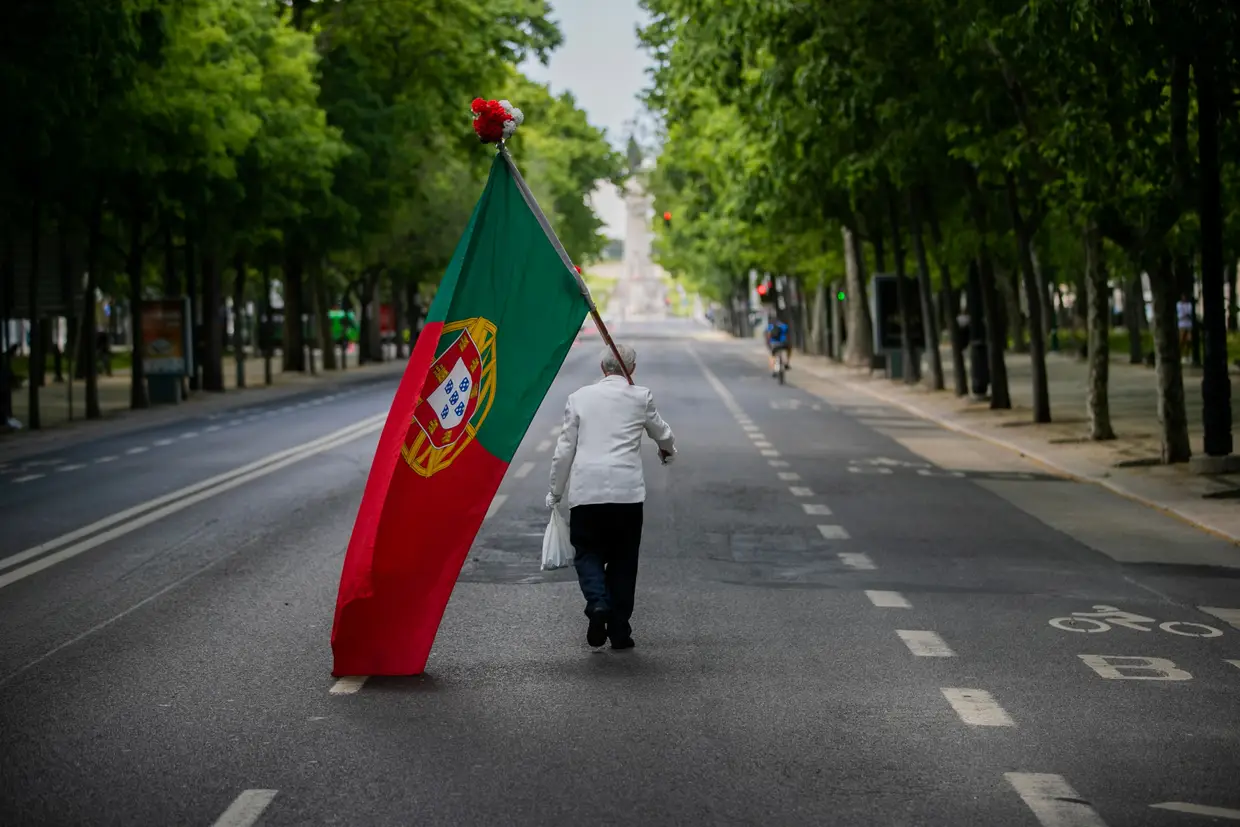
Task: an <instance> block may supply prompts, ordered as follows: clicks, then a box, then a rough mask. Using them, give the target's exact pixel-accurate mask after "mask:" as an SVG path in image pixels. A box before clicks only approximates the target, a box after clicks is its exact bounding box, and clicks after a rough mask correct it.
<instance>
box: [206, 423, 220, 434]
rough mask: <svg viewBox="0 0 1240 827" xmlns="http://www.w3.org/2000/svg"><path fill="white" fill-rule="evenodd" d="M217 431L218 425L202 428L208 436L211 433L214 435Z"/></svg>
mask: <svg viewBox="0 0 1240 827" xmlns="http://www.w3.org/2000/svg"><path fill="white" fill-rule="evenodd" d="M219 429H220V426H219V425H208V426H207V427H206V428H204V429H203V430H205V431H206V432H207V433H209V434H213V433H215V432H216V431H218V430H219Z"/></svg>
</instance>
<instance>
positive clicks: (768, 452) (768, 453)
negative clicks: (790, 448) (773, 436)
mask: <svg viewBox="0 0 1240 827" xmlns="http://www.w3.org/2000/svg"><path fill="white" fill-rule="evenodd" d="M762 456H764V457H777V456H779V451H776V450H775V449H774V448H763V449H762Z"/></svg>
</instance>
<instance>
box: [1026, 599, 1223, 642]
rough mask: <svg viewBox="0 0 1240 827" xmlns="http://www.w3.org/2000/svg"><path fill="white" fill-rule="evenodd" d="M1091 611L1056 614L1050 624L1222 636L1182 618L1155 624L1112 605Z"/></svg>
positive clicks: (1064, 627) (1091, 631) (1071, 628)
mask: <svg viewBox="0 0 1240 827" xmlns="http://www.w3.org/2000/svg"><path fill="white" fill-rule="evenodd" d="M1093 609H1094V610H1093V611H1092V612H1073V613H1072V614H1071V616H1069V617H1056V618H1052V619H1051V620H1050V624H1051V625H1052V626H1054V627H1055V628H1056V629H1059V630H1061V631H1064V632H1081V633H1084V634H1098V633H1099V632H1109V631H1111V627H1112V626H1122V627H1123V628H1125V629H1133V630H1135V631H1138V632H1152V631H1153V630H1154V628H1153V624H1155V623H1157V624H1158V628H1159V629H1161V630H1162V631H1164V632H1169V633H1170V634H1173V635H1181V636H1183V637H1202V638H1211V637H1222V635H1223V632H1222V631H1221V630H1220V629H1216V628H1214V627H1213V626H1207V625H1206V624H1204V623H1193V622H1191V621H1186V620H1167V621H1163V622H1162V623H1159V622H1158V621H1157V620H1155V619H1154V618H1152V617H1145V616H1144V615H1139V614H1133V613H1132V612H1126V611H1124V610H1123V609H1119V608H1117V607H1115V606H1094V607H1093Z"/></svg>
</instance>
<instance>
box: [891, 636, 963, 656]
mask: <svg viewBox="0 0 1240 827" xmlns="http://www.w3.org/2000/svg"><path fill="white" fill-rule="evenodd" d="M896 634H897V635H899V636H900V640H902V641H904V645H905V646H907V647H908V650H909V651H910V652H912V653H913V654H914V655H916V656H917V657H919V658H954V657H955V656H956V653H955V652H953V651H952V650H951V647H950V646H948V645H947V643H946V642H945V641H944V640H943V638H941V637H939V635H938V633H936V632H928V631H925V630H920V629H896Z"/></svg>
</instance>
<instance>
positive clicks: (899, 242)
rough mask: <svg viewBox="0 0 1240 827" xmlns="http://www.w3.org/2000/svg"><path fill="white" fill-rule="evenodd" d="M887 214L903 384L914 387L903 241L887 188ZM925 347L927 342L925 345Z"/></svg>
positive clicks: (917, 368)
mask: <svg viewBox="0 0 1240 827" xmlns="http://www.w3.org/2000/svg"><path fill="white" fill-rule="evenodd" d="M887 213H888V218H889V220H890V221H891V254H892V257H893V258H894V259H895V271H896V273H895V274H896V305H897V306H898V310H899V314H900V353H901V356H902V358H903V360H904V369H903V371H902V373H903V379H904V384H906V385H914V384H916V383H918V382H920V381H921V360H920V359H918V358H917V355H916V353H915V352H914V349H913V337H914V336H915V335H916V334H914V333H913V331H912V329H911V328H912V323H913V320H912V315H911V314H910V313H909V305H910V304H911V298H910V296H909V290H908V279H907V278H906V277H905V275H904V241H903V239H902V238H901V236H900V204H899V196H897V195H896V191H895V188H894V187H892V186H890V185H888V187H887ZM926 344H927V345H928V344H929V342H927V343H926Z"/></svg>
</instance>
